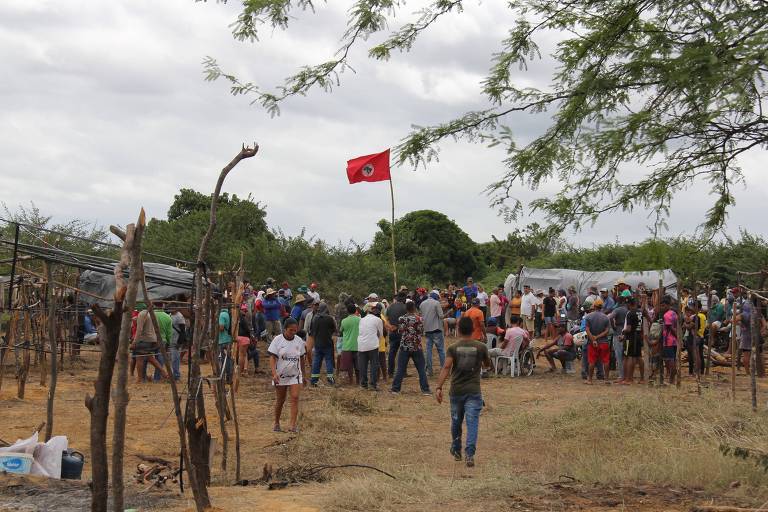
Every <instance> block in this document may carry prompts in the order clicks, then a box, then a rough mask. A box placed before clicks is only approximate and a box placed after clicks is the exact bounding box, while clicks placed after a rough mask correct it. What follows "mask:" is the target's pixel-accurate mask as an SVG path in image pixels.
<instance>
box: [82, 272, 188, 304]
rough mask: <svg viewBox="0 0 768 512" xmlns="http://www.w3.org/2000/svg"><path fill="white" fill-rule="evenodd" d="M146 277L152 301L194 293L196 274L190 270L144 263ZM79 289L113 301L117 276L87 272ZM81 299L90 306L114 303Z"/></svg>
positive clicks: (83, 297) (90, 298)
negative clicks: (193, 285) (193, 286)
mask: <svg viewBox="0 0 768 512" xmlns="http://www.w3.org/2000/svg"><path fill="white" fill-rule="evenodd" d="M144 275H145V276H146V280H147V293H148V294H149V298H150V300H168V299H171V298H173V297H175V296H178V295H187V296H189V295H191V293H192V283H193V282H194V273H193V272H190V271H189V270H184V269H181V268H176V267H173V266H171V265H163V264H162V263H144ZM78 287H79V288H80V289H81V290H83V291H86V292H88V293H93V294H95V295H98V296H100V297H104V298H109V299H111V298H112V297H114V296H115V276H114V275H112V274H102V273H99V272H94V271H92V270H86V271H85V272H83V273H82V274H80V281H79V284H78ZM80 297H81V298H82V300H83V302H85V303H86V304H88V305H93V304H97V303H98V304H99V306H101V307H105V308H109V307H112V303H113V301H112V300H108V301H106V300H101V299H97V298H96V297H91V296H88V295H85V294H81V295H80ZM140 297H141V296H140Z"/></svg>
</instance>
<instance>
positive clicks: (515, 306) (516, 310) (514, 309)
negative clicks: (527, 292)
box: [509, 297, 523, 316]
mask: <svg viewBox="0 0 768 512" xmlns="http://www.w3.org/2000/svg"><path fill="white" fill-rule="evenodd" d="M522 305H523V298H522V297H512V300H511V301H510V302H509V309H510V312H511V314H512V315H517V316H520V308H521V307H522Z"/></svg>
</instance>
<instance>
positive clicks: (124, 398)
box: [110, 208, 146, 512]
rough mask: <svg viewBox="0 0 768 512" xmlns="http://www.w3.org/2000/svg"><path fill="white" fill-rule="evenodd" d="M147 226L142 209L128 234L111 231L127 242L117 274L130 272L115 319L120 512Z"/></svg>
mask: <svg viewBox="0 0 768 512" xmlns="http://www.w3.org/2000/svg"><path fill="white" fill-rule="evenodd" d="M145 226H146V215H145V213H144V208H142V209H141V211H140V212H139V218H138V220H137V222H136V224H129V225H128V226H127V227H126V230H125V232H123V231H122V230H120V229H119V228H117V227H115V226H111V227H110V230H111V231H112V233H114V234H115V235H117V236H118V237H119V238H121V239H122V240H123V242H124V244H123V249H122V251H120V262H119V263H118V267H117V268H116V270H115V272H116V273H117V272H120V274H121V276H122V275H123V273H124V272H125V271H126V270H128V284H127V285H126V287H125V296H124V304H123V310H122V315H121V316H120V317H119V318H115V319H114V321H115V322H119V324H120V335H119V337H118V341H117V383H116V386H115V393H114V400H115V405H114V408H115V419H114V422H113V425H114V428H113V431H112V490H113V496H112V501H113V508H114V510H115V511H116V512H120V511H122V510H123V509H124V508H125V487H124V481H123V465H124V464H123V460H124V454H125V425H126V422H127V410H128V402H129V401H130V396H129V395H128V366H129V359H130V354H129V346H130V344H131V339H130V338H131V325H132V321H133V319H132V313H133V310H134V308H135V306H136V296H137V294H138V289H139V285H140V283H141V280H142V279H143V274H142V266H141V245H142V241H143V237H144V228H145ZM137 371H138V370H137Z"/></svg>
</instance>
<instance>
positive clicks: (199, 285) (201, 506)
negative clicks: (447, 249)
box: [185, 144, 259, 512]
mask: <svg viewBox="0 0 768 512" xmlns="http://www.w3.org/2000/svg"><path fill="white" fill-rule="evenodd" d="M258 150H259V146H258V145H256V144H254V145H253V147H252V148H250V147H245V146H244V145H243V147H242V149H241V150H240V152H239V153H238V154H237V155H235V157H234V158H233V159H232V161H230V162H229V164H227V165H226V166H225V167H224V168H223V169H222V170H221V173H220V174H219V178H218V180H217V181H216V187H215V188H214V191H213V195H212V197H211V215H210V221H209V224H208V230H207V231H206V233H205V235H204V236H203V239H202V240H201V241H200V250H199V251H198V253H197V266H196V268H195V329H194V334H193V336H192V348H191V352H192V353H191V355H190V357H191V362H190V375H189V395H190V397H191V398H190V400H189V401H188V402H187V410H186V412H185V421H186V428H187V435H188V436H189V437H188V438H189V449H190V466H189V471H190V472H192V471H196V472H197V479H196V482H197V485H195V484H194V483H193V481H192V480H190V485H191V486H192V492H193V493H194V497H195V506H196V508H197V511H198V512H203V511H204V510H205V509H206V508H210V506H211V499H210V497H209V495H208V489H207V487H206V486H207V484H208V482H209V480H210V470H209V467H208V447H209V445H210V439H211V436H210V434H209V433H208V424H207V418H206V416H205V401H204V398H203V393H202V375H201V372H200V349H201V347H202V343H203V339H204V338H205V332H204V327H203V326H204V325H205V320H206V319H205V318H203V317H204V316H206V314H207V313H206V312H205V310H206V309H207V307H208V304H206V303H205V290H206V288H208V285H207V282H206V264H205V259H206V257H207V255H208V245H209V244H210V241H211V238H212V237H213V233H214V231H215V230H216V210H217V208H218V203H219V195H220V194H221V187H222V185H223V184H224V180H225V179H226V177H227V175H228V174H229V172H230V171H232V169H234V168H235V166H236V165H237V164H238V163H239V162H240V161H241V160H243V159H245V158H251V157H253V156H255V155H256V153H257V152H258ZM198 317H199V318H198Z"/></svg>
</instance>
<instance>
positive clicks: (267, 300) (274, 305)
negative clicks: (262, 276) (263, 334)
mask: <svg viewBox="0 0 768 512" xmlns="http://www.w3.org/2000/svg"><path fill="white" fill-rule="evenodd" d="M261 307H262V309H263V310H264V318H265V319H266V330H267V343H271V342H272V338H274V337H275V336H277V335H278V334H280V333H281V332H282V328H281V326H280V316H281V315H280V313H281V312H282V311H283V304H282V303H281V302H280V301H279V300H278V298H277V291H275V290H273V289H272V288H267V291H266V292H265V293H264V298H263V299H261Z"/></svg>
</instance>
